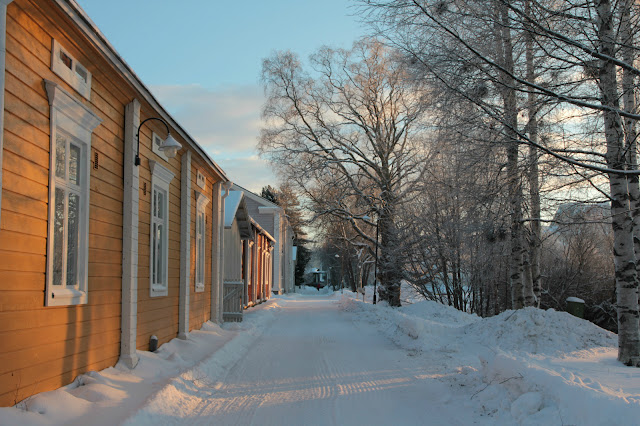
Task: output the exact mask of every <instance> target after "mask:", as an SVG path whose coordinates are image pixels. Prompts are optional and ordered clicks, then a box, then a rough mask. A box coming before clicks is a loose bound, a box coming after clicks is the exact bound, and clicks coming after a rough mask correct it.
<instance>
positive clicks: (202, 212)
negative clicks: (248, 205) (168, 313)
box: [195, 191, 211, 293]
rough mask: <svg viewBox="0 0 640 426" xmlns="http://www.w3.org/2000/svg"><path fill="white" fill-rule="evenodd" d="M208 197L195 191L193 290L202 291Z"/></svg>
mask: <svg viewBox="0 0 640 426" xmlns="http://www.w3.org/2000/svg"><path fill="white" fill-rule="evenodd" d="M210 201H211V200H209V198H207V196H206V195H204V194H203V193H202V192H200V191H196V253H195V254H196V259H195V260H196V262H195V291H196V293H200V292H202V291H204V277H205V264H206V259H207V258H206V247H207V238H206V237H207V222H206V207H207V205H209V202H210Z"/></svg>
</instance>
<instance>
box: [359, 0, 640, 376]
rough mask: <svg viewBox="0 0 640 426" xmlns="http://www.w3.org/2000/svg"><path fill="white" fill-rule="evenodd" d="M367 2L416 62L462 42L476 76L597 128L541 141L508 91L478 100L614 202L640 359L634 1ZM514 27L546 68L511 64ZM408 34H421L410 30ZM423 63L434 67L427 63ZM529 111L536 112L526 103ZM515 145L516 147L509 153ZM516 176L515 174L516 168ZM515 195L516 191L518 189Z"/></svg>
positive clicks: (624, 335) (508, 130)
mask: <svg viewBox="0 0 640 426" xmlns="http://www.w3.org/2000/svg"><path fill="white" fill-rule="evenodd" d="M363 3H365V4H366V6H367V7H369V9H368V10H369V11H373V18H370V19H372V20H373V21H376V22H378V23H381V24H382V26H383V27H385V31H389V32H388V33H387V34H389V38H390V39H391V41H393V42H394V43H395V44H396V45H399V46H403V47H405V50H406V51H407V52H408V53H409V54H410V55H413V56H414V57H415V58H416V60H418V61H422V62H427V61H425V59H424V58H425V57H424V52H423V47H425V46H427V47H429V46H433V45H440V46H442V45H447V46H450V45H452V44H453V45H456V46H457V48H458V49H459V50H461V51H464V52H466V55H467V56H468V57H469V58H471V59H470V60H469V61H468V62H469V63H472V64H476V65H475V67H476V69H477V70H478V73H477V74H480V75H483V76H484V78H485V79H486V81H488V82H493V83H495V82H497V83H498V85H499V86H501V87H502V90H503V93H505V94H506V95H507V96H512V95H513V93H516V95H517V96H525V95H526V96H529V95H531V97H529V100H530V102H531V99H532V97H533V99H534V101H535V105H554V108H555V110H556V112H557V116H561V115H564V118H558V121H557V122H556V123H554V126H556V127H561V128H562V130H563V131H565V130H566V131H572V130H573V129H575V128H576V127H578V126H584V128H587V127H586V126H588V128H590V129H592V130H593V132H592V133H590V134H587V133H584V134H583V137H581V138H576V139H574V140H573V141H571V142H574V143H575V144H573V145H567V140H566V139H564V138H563V137H561V136H559V135H552V137H551V138H550V139H551V140H556V141H559V142H560V143H561V145H558V144H556V145H555V146H548V145H544V144H541V143H540V142H539V141H537V140H536V138H537V133H536V132H534V130H535V129H534V128H531V127H530V128H529V129H527V130H528V131H525V129H524V128H521V127H519V126H518V123H517V121H514V119H513V117H512V116H510V115H509V114H510V113H511V112H514V111H517V110H518V104H517V103H513V102H510V99H511V98H507V97H506V96H503V101H504V102H503V105H504V107H505V108H504V109H503V111H502V113H499V114H495V105H493V104H492V103H490V102H483V101H482V100H476V104H477V105H478V106H479V107H480V108H482V109H483V110H484V111H486V112H487V115H488V116H491V117H493V118H495V119H497V120H499V122H500V123H501V124H502V125H503V126H505V135H507V136H509V139H511V140H512V143H513V144H514V145H515V144H522V143H526V144H529V145H531V146H534V147H536V148H537V149H539V150H541V151H542V152H543V153H544V154H546V155H549V156H553V157H554V158H557V159H559V160H561V161H563V162H565V163H566V164H567V165H568V167H569V169H570V170H572V173H571V174H572V176H573V177H576V178H577V180H580V181H583V182H587V183H588V184H591V186H592V188H593V190H594V191H599V193H600V194H602V195H604V196H606V197H607V198H608V199H609V200H610V203H611V218H612V220H611V224H612V229H613V237H614V262H615V275H616V294H617V311H618V333H619V353H618V359H619V360H620V361H621V362H623V363H625V364H627V365H633V366H640V322H639V318H638V317H639V312H638V272H637V271H638V261H637V259H638V255H639V254H640V253H638V248H634V239H633V235H634V232H635V230H634V226H635V228H636V229H637V223H636V224H635V225H634V219H635V216H636V211H637V207H638V204H637V203H636V200H637V199H638V198H637V197H638V194H640V191H638V190H637V182H638V180H637V178H636V176H638V170H637V160H636V153H635V151H636V149H637V147H636V144H635V138H636V136H635V122H636V121H637V119H638V118H640V116H639V115H638V114H637V111H636V106H635V103H634V102H632V101H633V96H635V95H636V93H635V92H636V90H637V89H636V85H635V79H636V78H637V76H638V75H639V74H640V70H638V68H637V67H636V66H635V62H634V61H635V54H636V52H637V50H638V44H637V35H636V34H638V31H637V16H638V4H637V2H633V1H626V0H624V1H619V2H611V1H610V0H595V1H590V2H584V1H572V0H569V1H564V2H556V1H553V0H548V1H546V0H540V1H534V0H495V1H493V2H492V4H493V5H495V8H496V9H497V10H498V11H499V12H498V13H493V16H492V15H491V13H487V12H486V10H487V9H490V8H487V7H486V2H479V1H478V2H476V1H465V2H462V1H455V0H454V1H451V2H443V1H435V0H433V1H431V0H425V1H419V0H395V1H393V0H387V1H385V0H380V1H378V0H369V1H364V2H363ZM483 8H484V10H483ZM487 26H489V27H493V28H495V29H496V33H498V32H501V36H500V37H499V38H498V41H497V45H495V46H494V50H495V49H496V48H497V50H498V51H499V53H500V54H498V55H495V54H492V52H491V47H490V46H488V45H487V43H486V40H479V39H478V37H477V31H474V30H473V29H475V28H483V27H485V28H486V27H487ZM469 28H471V30H470V29H469ZM513 32H515V33H517V34H522V35H524V34H527V37H525V39H526V38H528V39H529V45H532V43H535V46H536V50H538V51H539V52H540V54H542V55H543V56H544V57H545V60H546V63H545V66H544V67H537V68H536V69H535V70H534V73H533V75H532V74H531V73H527V72H522V71H521V70H519V69H518V67H515V66H513V65H512V64H511V63H510V62H509V59H510V58H509V56H510V55H509V54H508V49H509V48H510V47H513V43H512V42H513V38H511V39H510V38H509V37H511V36H512V33H513ZM409 34H413V35H414V37H415V39H411V38H410V37H408V35H409ZM443 40H444V42H443ZM525 44H526V42H525ZM500 50H502V51H501V52H500ZM462 56H463V55H460V57H462ZM512 58H513V56H512ZM425 68H426V69H427V70H429V71H432V70H433V68H432V67H431V66H430V64H428V63H427V64H426V66H425ZM436 71H439V70H436ZM433 74H434V75H436V77H437V78H439V79H441V80H444V81H446V83H447V84H448V85H449V87H451V88H452V90H454V91H456V90H457V91H458V92H460V93H461V95H464V91H461V90H460V88H459V87H456V85H455V84H452V83H453V82H454V80H452V79H451V78H450V76H449V75H447V74H443V73H442V72H440V73H435V72H434V73H433ZM620 88H622V90H623V96H622V98H623V99H624V106H623V107H621V106H620V99H621V94H620ZM625 95H626V96H625ZM467 97H468V98H472V97H471V96H467ZM471 100H473V99H471ZM508 101H509V105H507V102H508ZM529 112H530V113H531V112H533V111H532V110H531V109H529ZM536 112H537V111H536ZM531 115H532V117H534V116H535V115H534V114H531ZM530 118H531V117H530ZM623 120H624V123H623ZM529 124H532V122H531V120H529ZM533 124H536V123H533ZM513 150H514V148H511V151H510V152H511V157H513ZM594 174H602V175H603V176H605V177H606V181H605V182H606V183H607V184H608V188H605V187H603V186H600V185H599V184H598V181H597V180H593V177H594ZM510 176H511V177H513V175H512V174H511V173H510ZM530 181H531V182H533V180H531V179H530ZM510 195H511V196H512V197H513V196H514V195H515V196H516V197H517V196H518V194H517V193H514V192H513V190H510ZM512 199H513V198H512ZM514 207H516V208H512V214H514V215H517V213H518V212H517V206H514ZM532 211H533V209H532ZM534 215H535V213H534ZM534 219H536V220H539V219H540V218H534ZM512 234H513V228H512ZM512 238H513V235H512ZM512 247H513V246H512ZM518 291H519V290H518ZM518 297H519V295H518Z"/></svg>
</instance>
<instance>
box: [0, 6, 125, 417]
mask: <svg viewBox="0 0 640 426" xmlns="http://www.w3.org/2000/svg"><path fill="white" fill-rule="evenodd" d="M3 31H4V29H3ZM52 38H55V39H56V40H58V41H59V42H60V43H61V44H62V45H63V47H64V48H65V49H67V50H68V51H69V52H70V53H71V54H72V55H73V56H75V58H76V59H77V60H78V61H79V62H81V63H82V64H83V65H84V66H86V68H87V69H88V70H89V71H90V72H91V73H92V74H93V81H92V90H91V101H90V102H89V101H86V100H85V99H84V98H82V96H81V95H79V94H78V93H77V92H75V91H74V89H72V88H71V87H69V86H68V85H67V84H66V83H64V81H62V79H60V78H58V76H57V75H55V74H53V72H52V71H51V69H50V62H51V39H52ZM6 63H7V64H6V94H5V132H4V164H3V189H2V190H3V194H2V198H3V203H2V209H3V211H2V224H1V228H0V342H2V343H1V345H0V348H1V350H0V405H11V404H14V403H15V402H17V401H20V400H21V399H23V398H25V397H27V396H29V395H31V394H34V393H37V392H42V391H46V390H50V389H54V388H57V387H59V386H61V385H65V384H68V383H70V382H71V381H72V380H73V379H74V378H75V377H76V376H77V375H78V374H80V373H82V372H85V371H87V370H99V369H102V368H105V367H108V366H111V365H114V364H115V363H116V361H117V359H118V355H119V349H120V297H121V291H120V287H121V274H122V266H121V260H122V197H123V192H122V186H123V167H122V161H123V143H122V140H123V128H124V105H125V104H126V103H128V102H129V101H130V99H131V96H130V95H129V94H127V91H128V90H129V89H128V87H127V85H126V84H125V83H124V81H123V80H122V79H120V78H119V77H118V76H117V75H115V74H114V73H110V72H109V71H108V70H109V66H108V64H107V63H106V62H105V61H103V60H102V59H101V57H99V56H98V55H97V54H95V53H93V51H92V50H91V48H90V46H89V45H88V44H86V43H84V42H83V41H82V39H81V38H80V37H78V33H77V31H76V30H75V28H74V27H73V26H72V25H71V24H70V22H69V21H68V20H67V19H66V18H65V17H64V16H62V15H61V14H60V12H59V11H58V10H57V8H56V7H55V6H53V5H52V4H50V3H49V2H36V1H29V0H16V1H14V2H13V3H11V4H10V5H9V7H8V11H7V53H6ZM43 78H46V79H49V80H52V81H55V82H57V83H59V84H60V85H61V86H62V87H63V88H65V90H67V91H68V92H69V93H71V94H72V95H73V96H75V97H76V98H77V99H80V100H81V101H82V102H83V103H84V104H85V105H87V106H88V107H89V108H90V109H91V110H92V111H93V112H95V113H96V114H97V115H98V116H99V117H100V118H102V120H103V121H102V124H100V125H99V126H98V127H97V128H96V129H95V131H94V133H93V136H92V148H91V154H90V157H91V159H92V161H93V158H94V155H95V154H98V157H99V163H98V164H99V167H98V168H97V169H94V168H93V167H92V168H91V195H90V209H89V210H90V214H89V283H88V288H89V303H88V304H86V305H81V306H60V307H45V306H44V299H45V267H46V242H47V219H48V217H47V214H48V210H47V203H48V182H49V144H50V141H49V132H50V127H49V105H48V101H47V95H46V93H45V89H44V85H43Z"/></svg>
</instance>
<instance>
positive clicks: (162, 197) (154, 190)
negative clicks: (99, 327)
mask: <svg viewBox="0 0 640 426" xmlns="http://www.w3.org/2000/svg"><path fill="white" fill-rule="evenodd" d="M149 165H150V168H151V220H150V223H151V227H150V230H149V245H150V247H149V254H150V255H149V257H150V259H149V260H150V262H149V278H150V284H151V285H150V294H151V297H157V296H166V295H167V294H169V184H170V183H171V181H172V180H173V178H174V174H173V173H172V172H171V171H169V169H167V168H166V167H164V166H162V165H160V164H158V162H156V161H154V160H149Z"/></svg>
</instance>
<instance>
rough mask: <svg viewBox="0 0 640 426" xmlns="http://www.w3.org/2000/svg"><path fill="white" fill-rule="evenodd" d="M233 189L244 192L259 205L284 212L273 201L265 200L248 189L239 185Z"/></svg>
mask: <svg viewBox="0 0 640 426" xmlns="http://www.w3.org/2000/svg"><path fill="white" fill-rule="evenodd" d="M233 189H234V190H236V191H243V192H244V193H245V194H246V196H247V197H249V198H251V199H252V200H254V201H256V202H257V203H260V204H262V205H263V206H264V207H275V208H277V209H280V210H282V207H280V206H279V205H277V204H276V203H272V202H271V201H269V200H267V199H266V198H263V197H261V196H259V195H258V194H256V193H255V192H251V191H249V190H248V189H246V188H243V187H241V186H240V185H238V184H237V183H234V184H233Z"/></svg>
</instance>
